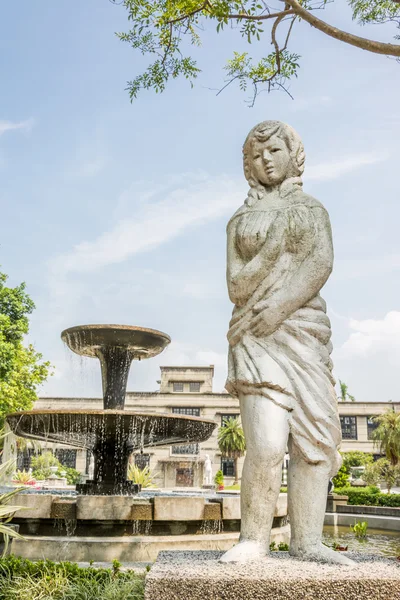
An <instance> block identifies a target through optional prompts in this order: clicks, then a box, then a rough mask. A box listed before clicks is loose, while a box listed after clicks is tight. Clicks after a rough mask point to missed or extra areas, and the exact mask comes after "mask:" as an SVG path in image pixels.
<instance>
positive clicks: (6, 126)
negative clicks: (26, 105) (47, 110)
mask: <svg viewBox="0 0 400 600" xmlns="http://www.w3.org/2000/svg"><path fill="white" fill-rule="evenodd" d="M34 124H35V121H34V119H32V118H31V119H27V120H26V121H19V122H17V123H13V122H12V121H0V136H2V135H3V134H4V133H6V132H7V131H15V130H18V129H20V130H21V129H22V130H24V131H31V129H32V127H33V126H34Z"/></svg>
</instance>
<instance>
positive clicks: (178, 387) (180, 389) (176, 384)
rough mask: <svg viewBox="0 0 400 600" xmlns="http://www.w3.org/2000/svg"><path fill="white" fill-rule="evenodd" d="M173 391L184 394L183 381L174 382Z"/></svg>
mask: <svg viewBox="0 0 400 600" xmlns="http://www.w3.org/2000/svg"><path fill="white" fill-rule="evenodd" d="M172 390H173V391H174V392H183V381H174V382H173V383H172Z"/></svg>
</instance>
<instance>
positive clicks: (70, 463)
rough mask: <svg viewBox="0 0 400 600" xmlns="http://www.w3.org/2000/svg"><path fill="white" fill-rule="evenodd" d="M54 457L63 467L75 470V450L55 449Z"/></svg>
mask: <svg viewBox="0 0 400 600" xmlns="http://www.w3.org/2000/svg"><path fill="white" fill-rule="evenodd" d="M54 456H55V457H56V458H58V460H59V461H60V463H61V464H62V466H63V467H68V468H69V469H76V450H71V449H69V448H56V449H55V450H54Z"/></svg>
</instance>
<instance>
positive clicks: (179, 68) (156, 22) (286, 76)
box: [111, 0, 400, 105]
mask: <svg viewBox="0 0 400 600" xmlns="http://www.w3.org/2000/svg"><path fill="white" fill-rule="evenodd" d="M111 2H113V3H114V4H123V5H124V7H125V8H126V10H127V11H128V20H129V23H130V30H129V31H128V32H124V33H117V36H118V37H119V39H120V40H122V41H123V42H127V43H128V44H129V45H130V46H131V47H132V48H133V49H134V50H135V51H138V52H139V53H141V54H142V55H145V56H147V57H149V58H150V60H152V62H151V64H150V65H149V66H148V67H147V69H145V71H144V72H142V73H139V74H137V75H136V76H135V77H134V79H133V80H132V81H130V82H128V91H129V94H130V98H131V100H133V99H134V98H136V97H137V95H138V94H139V92H140V91H141V90H143V89H145V90H146V89H152V90H154V91H156V92H163V91H164V89H165V87H166V85H167V83H168V82H169V81H170V80H171V79H176V78H185V79H187V80H188V81H189V82H190V84H191V85H192V86H193V82H194V80H195V79H196V78H197V77H198V75H199V73H200V71H201V70H200V68H199V67H198V63H197V61H196V60H195V58H194V56H193V55H197V54H198V52H197V50H196V47H200V46H201V45H202V37H201V36H202V34H203V32H204V30H205V29H206V27H207V25H211V26H213V27H215V29H216V31H217V34H220V35H223V34H224V32H225V31H228V32H229V33H228V34H227V35H230V36H232V31H231V30H233V31H234V33H233V35H236V36H237V43H240V42H239V40H240V37H242V38H243V39H244V41H245V42H247V43H248V44H252V43H253V42H255V43H257V42H261V44H262V47H261V49H258V51H257V50H255V57H254V58H253V57H251V56H250V55H249V53H248V52H246V51H243V44H241V46H240V48H239V49H238V51H235V52H234V53H233V56H232V57H231V58H230V59H229V60H228V61H227V63H226V65H225V71H226V74H227V80H226V82H225V85H223V86H221V88H220V91H222V90H223V89H224V88H225V87H227V86H228V85H229V84H231V83H232V82H236V83H238V84H239V87H240V89H241V90H243V91H246V90H247V89H248V87H250V88H251V90H252V95H251V98H250V103H251V105H253V104H254V101H255V99H256V97H257V95H258V93H259V92H260V91H262V89H266V90H268V91H271V90H274V89H283V90H285V91H287V92H288V89H287V84H288V82H289V81H290V80H291V79H292V78H294V77H297V74H298V70H299V60H300V56H299V54H297V53H296V52H293V51H291V50H289V46H290V44H291V36H292V33H293V31H294V30H297V28H299V31H301V29H300V28H301V27H305V29H304V30H303V31H304V33H305V35H310V36H312V35H313V30H312V29H311V30H310V28H309V27H308V25H311V26H312V28H313V29H318V30H319V32H322V33H323V34H325V35H328V36H330V37H333V38H335V39H336V40H339V41H340V42H342V43H346V44H350V45H352V46H356V47H358V48H361V49H363V50H367V51H369V52H374V53H377V54H383V55H389V56H393V57H395V58H396V59H397V60H399V57H400V44H397V43H396V44H387V43H383V42H379V41H375V40H370V39H367V38H363V37H360V36H355V35H353V34H351V33H350V32H347V31H341V30H340V29H338V28H336V27H334V26H332V25H331V24H329V23H327V22H326V21H323V20H321V18H319V17H317V16H316V15H317V14H318V15H319V16H320V15H321V13H322V10H321V9H324V8H325V4H327V2H326V0H325V1H323V2H322V3H321V2H316V1H313V0H286V2H284V3H283V2H278V3H277V4H276V3H275V4H274V3H273V2H271V1H268V0H265V1H264V0H263V1H258V0H241V1H238V0H179V1H177V0H174V1H171V0H154V1H152V2H149V0H111ZM348 3H349V5H350V7H351V10H352V16H353V20H356V21H358V23H359V24H360V25H365V24H381V25H383V26H384V27H385V31H384V32H383V36H384V37H385V34H389V35H390V33H392V35H393V34H394V33H395V28H396V27H397V28H400V0H348ZM322 14H323V13H322ZM269 25H271V26H269ZM349 26H350V23H349ZM395 38H396V39H399V38H400V36H395ZM295 39H297V40H298V38H295ZM313 39H314V44H315V49H316V51H319V46H318V43H319V42H318V40H319V38H318V34H317V35H315V37H314V38H313ZM190 46H192V47H193V48H195V49H194V51H193V52H190V51H189V52H188V48H190ZM265 48H271V51H268V50H267V51H265Z"/></svg>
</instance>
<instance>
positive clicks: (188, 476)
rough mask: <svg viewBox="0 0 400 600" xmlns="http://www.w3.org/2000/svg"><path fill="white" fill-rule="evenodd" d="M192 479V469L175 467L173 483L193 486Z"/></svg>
mask: <svg viewBox="0 0 400 600" xmlns="http://www.w3.org/2000/svg"><path fill="white" fill-rule="evenodd" d="M193 480H194V472H193V469H176V479H175V485H177V486H183V487H193Z"/></svg>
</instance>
